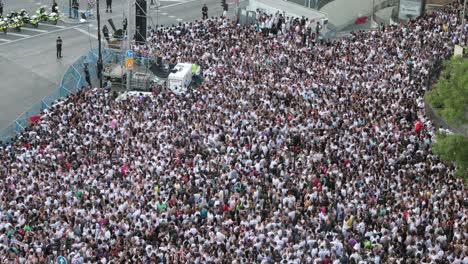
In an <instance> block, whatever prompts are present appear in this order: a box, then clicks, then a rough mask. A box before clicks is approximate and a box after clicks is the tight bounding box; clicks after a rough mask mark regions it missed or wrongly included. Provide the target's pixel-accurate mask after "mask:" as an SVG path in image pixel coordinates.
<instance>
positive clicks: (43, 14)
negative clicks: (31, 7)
mask: <svg viewBox="0 0 468 264" xmlns="http://www.w3.org/2000/svg"><path fill="white" fill-rule="evenodd" d="M36 16H37V18H38V19H39V21H41V22H46V21H47V20H48V17H49V15H48V14H47V7H46V6H41V7H39V9H37V10H36Z"/></svg>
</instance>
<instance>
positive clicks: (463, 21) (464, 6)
mask: <svg viewBox="0 0 468 264" xmlns="http://www.w3.org/2000/svg"><path fill="white" fill-rule="evenodd" d="M466 2H468V0H465V1H463V18H462V27H463V28H462V30H463V32H466V29H465V23H466V21H465V20H466V19H465V18H466Z"/></svg>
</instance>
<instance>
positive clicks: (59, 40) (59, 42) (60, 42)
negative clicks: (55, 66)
mask: <svg viewBox="0 0 468 264" xmlns="http://www.w3.org/2000/svg"><path fill="white" fill-rule="evenodd" d="M56 44H57V59H59V58H62V44H63V41H62V39H61V38H60V36H59V37H58V38H57V41H56Z"/></svg>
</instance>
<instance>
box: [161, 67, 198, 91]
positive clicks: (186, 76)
mask: <svg viewBox="0 0 468 264" xmlns="http://www.w3.org/2000/svg"><path fill="white" fill-rule="evenodd" d="M191 82H192V64H191V63H178V64H177V65H176V66H175V67H174V69H172V71H171V73H170V74H169V77H168V78H167V88H168V89H169V90H171V91H172V92H173V93H175V94H181V93H182V92H185V91H186V90H187V87H188V86H189V85H190V83H191Z"/></svg>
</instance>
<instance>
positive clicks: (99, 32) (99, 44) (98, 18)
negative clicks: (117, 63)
mask: <svg viewBox="0 0 468 264" xmlns="http://www.w3.org/2000/svg"><path fill="white" fill-rule="evenodd" d="M96 9H97V10H96V16H97V24H98V31H97V32H98V64H101V67H98V71H100V70H102V66H103V65H102V63H103V62H102V51H101V13H100V12H99V0H96ZM98 76H99V88H102V72H100V73H98Z"/></svg>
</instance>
